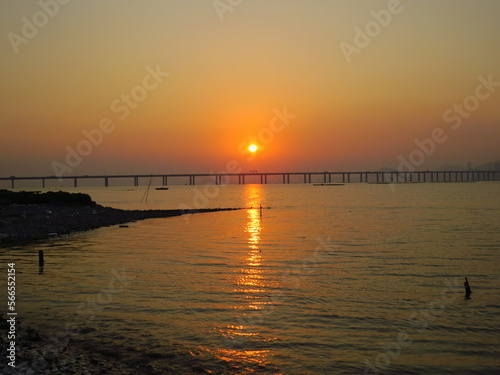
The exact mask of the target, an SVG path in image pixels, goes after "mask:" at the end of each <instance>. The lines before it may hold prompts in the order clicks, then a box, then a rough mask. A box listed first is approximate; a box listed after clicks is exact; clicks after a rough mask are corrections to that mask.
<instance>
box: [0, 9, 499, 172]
mask: <svg viewBox="0 0 500 375" xmlns="http://www.w3.org/2000/svg"><path fill="white" fill-rule="evenodd" d="M499 18H500V2H499V1H497V0H475V1H468V0H441V1H434V0H413V1H411V0H400V1H399V0H388V1H387V0H385V1H378V0H370V1H368V0H366V1H364V0H358V1H356V0H351V1H347V0H307V1H306V0H273V1H269V0H162V1H160V0H141V1H132V0H106V1H103V0H41V1H25V0H3V1H2V2H0V35H1V39H0V56H1V59H0V72H1V74H0V85H1V88H2V90H1V92H0V95H1V96H0V113H1V115H0V131H1V137H0V176H11V175H16V176H41V175H58V176H59V175H86V174H89V175H92V174H103V173H105V174H124V173H140V174H149V173H208V172H221V171H226V170H227V168H228V165H229V164H230V163H231V162H234V163H237V165H238V166H240V167H241V170H243V171H250V170H258V171H259V172H282V171H292V172H293V171H298V172H300V171H324V170H328V171H367V170H377V169H379V168H381V167H390V168H395V169H400V170H403V169H404V168H407V169H408V170H409V169H410V168H414V169H417V170H418V169H420V170H427V169H434V168H438V167H439V166H441V165H443V164H456V165H463V166H464V167H465V165H466V163H467V162H471V163H472V164H473V165H477V164H481V163H485V162H491V161H494V160H498V159H500V152H499V151H498V150H499V147H498V145H499V139H500V111H498V108H499V102H500V48H498V46H499V45H500V28H499V27H498V19H499ZM250 143H255V144H256V145H257V146H258V147H259V149H258V151H257V152H255V153H254V154H249V153H248V150H247V146H248V145H249V144H250ZM232 165H234V164H232Z"/></svg>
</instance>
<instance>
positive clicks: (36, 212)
mask: <svg viewBox="0 0 500 375" xmlns="http://www.w3.org/2000/svg"><path fill="white" fill-rule="evenodd" d="M230 210H236V208H217V209H200V210H119V209H115V208H110V207H103V206H100V205H98V204H96V203H95V202H94V201H92V199H91V198H90V196H89V195H87V194H81V193H78V194H72V193H66V192H57V193H54V192H48V193H43V194H39V193H32V192H19V193H14V192H11V191H8V190H0V243H17V242H19V241H32V240H38V239H45V238H49V237H51V236H53V235H56V234H57V235H61V234H68V233H72V232H78V231H86V230H91V229H96V228H100V227H103V226H110V225H118V224H124V223H128V222H131V221H137V220H143V219H151V218H164V217H172V216H179V215H184V214H191V213H203V212H215V211H230Z"/></svg>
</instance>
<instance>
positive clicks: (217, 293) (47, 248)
mask: <svg viewBox="0 0 500 375" xmlns="http://www.w3.org/2000/svg"><path fill="white" fill-rule="evenodd" d="M65 190H67V191H70V192H83V193H88V194H90V195H91V197H92V198H93V199H94V200H95V201H96V202H97V203H99V204H102V205H105V206H110V207H115V208H122V209H178V208H182V209H187V208H218V207H235V208H241V209H240V210H236V211H223V212H212V213H199V214H192V215H184V216H178V217H171V218H162V219H150V220H143V221H137V222H133V223H129V224H128V225H127V226H125V227H123V226H122V227H120V226H118V225H117V226H111V227H104V228H100V229H97V230H92V231H88V232H80V233H75V234H71V235H66V236H60V237H54V238H51V239H50V240H46V241H42V242H37V243H35V244H30V245H24V246H10V247H3V248H0V264H1V265H2V267H3V271H2V272H3V273H4V275H6V273H7V264H8V263H15V264H16V266H15V267H16V275H17V277H16V283H17V312H18V317H19V319H25V320H26V321H27V322H29V324H30V325H32V326H35V327H40V329H43V330H45V331H47V332H55V333H57V335H58V337H68V338H69V339H70V340H71V341H72V342H74V343H75V344H76V345H82V346H85V347H86V348H88V349H89V350H92V351H95V352H98V353H102V354H103V355H107V356H110V357H113V358H116V359H117V360H120V361H123V362H124V363H127V364H129V365H130V366H132V367H134V368H137V371H138V373H139V371H142V372H143V373H144V372H145V373H148V371H150V372H151V373H156V374H297V375H299V374H301V375H302V374H303V375H306V374H311V375H312V374H334V375H335V374H454V375H456V374H467V375H470V374H500V355H499V354H500V353H499V350H500V182H475V183H414V184H396V185H390V186H389V185H383V184H366V183H353V184H346V185H344V186H313V185H310V184H286V185H280V184H270V185H260V184H248V185H227V186H225V185H219V186H214V185H210V186H209V185H199V186H170V188H169V190H162V191H159V190H155V189H154V188H151V189H149V190H147V188H146V187H145V186H139V187H130V186H121V187H119V186H115V187H107V188H104V187H86V188H66V189H65ZM141 200H142V202H141ZM39 250H43V251H44V254H45V264H44V267H43V268H39V264H38V251H39ZM465 277H467V279H468V282H469V284H470V288H471V291H472V293H471V295H470V296H469V297H466V296H465V289H464V281H465ZM2 285H4V283H3V282H2ZM5 289H6V288H5V287H2V290H1V291H0V296H1V298H2V301H6V290H5ZM2 306H3V307H2V310H3V312H6V309H7V307H6V304H4V303H2ZM20 345H22V343H20Z"/></svg>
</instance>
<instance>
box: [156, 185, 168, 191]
mask: <svg viewBox="0 0 500 375" xmlns="http://www.w3.org/2000/svg"><path fill="white" fill-rule="evenodd" d="M156 190H168V187H165V186H162V187H157V188H156Z"/></svg>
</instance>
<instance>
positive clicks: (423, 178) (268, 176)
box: [0, 170, 500, 189]
mask: <svg viewBox="0 0 500 375" xmlns="http://www.w3.org/2000/svg"><path fill="white" fill-rule="evenodd" d="M153 178H160V179H161V181H162V184H163V185H164V186H168V184H169V182H172V181H173V180H175V181H176V182H178V183H177V185H180V184H184V185H196V183H197V181H198V184H199V183H200V181H201V180H203V181H204V184H215V185H222V184H230V183H232V184H240V185H241V184H246V183H253V184H256V183H257V184H258V183H260V184H267V183H283V184H290V183H304V184H311V183H313V182H314V183H324V184H328V183H354V182H358V183H374V184H393V183H419V182H420V183H422V182H476V181H500V171H472V170H467V171H413V172H400V171H388V172H381V171H378V172H369V171H367V172H328V171H324V172H274V173H267V172H265V173H260V172H246V173H196V174H192V173H187V174H140V175H95V176H93V175H81V176H61V177H58V176H37V177H16V176H10V177H0V181H10V186H11V188H12V189H14V188H15V186H16V182H18V181H40V183H41V186H42V188H45V187H46V183H47V181H54V180H57V181H59V182H63V181H65V180H70V181H72V182H73V186H74V187H78V182H79V181H82V180H102V181H103V182H104V186H109V185H110V181H111V180H118V179H128V180H130V181H131V182H132V183H133V185H134V186H139V182H140V179H147V180H146V181H151V180H152V179H153ZM183 181H184V183H183ZM179 182H180V183H179Z"/></svg>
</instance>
